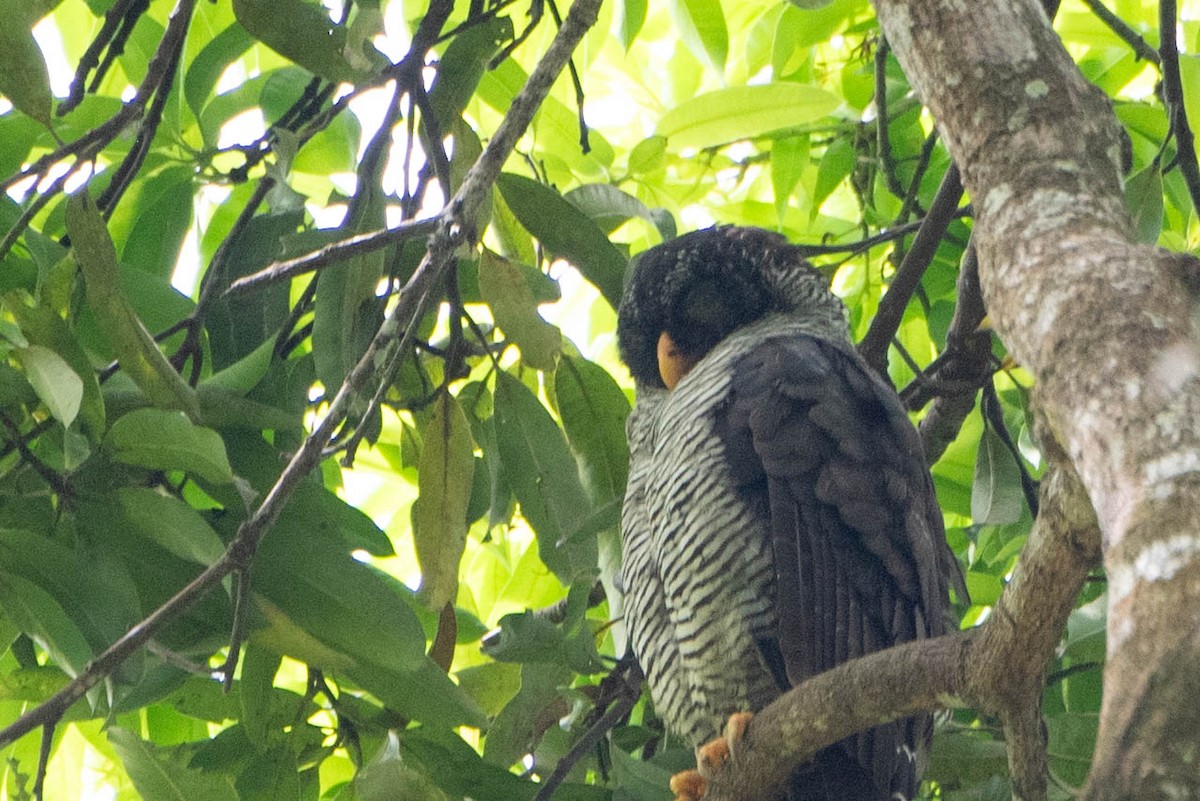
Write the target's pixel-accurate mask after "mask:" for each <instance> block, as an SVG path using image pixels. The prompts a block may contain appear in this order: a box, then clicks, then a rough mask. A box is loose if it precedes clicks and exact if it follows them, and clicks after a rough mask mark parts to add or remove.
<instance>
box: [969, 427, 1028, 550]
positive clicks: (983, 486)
mask: <svg viewBox="0 0 1200 801" xmlns="http://www.w3.org/2000/svg"><path fill="white" fill-rule="evenodd" d="M1024 502H1025V501H1024V496H1023V495H1022V493H1021V474H1020V471H1019V470H1018V469H1017V465H1016V463H1015V462H1014V461H1013V455H1012V454H1011V453H1010V452H1009V451H1008V449H1007V448H1006V447H1004V442H1003V440H1001V439H1000V435H998V434H997V433H996V432H995V431H993V430H992V429H991V427H987V428H985V429H984V432H983V437H982V439H980V441H979V450H978V451H977V452H976V455H975V479H974V481H973V483H972V484H971V518H972V520H974V521H975V524H976V525H996V526H1002V525H1005V524H1008V523H1015V522H1016V521H1017V520H1018V519H1019V518H1020V517H1021V512H1022V510H1023V508H1024Z"/></svg>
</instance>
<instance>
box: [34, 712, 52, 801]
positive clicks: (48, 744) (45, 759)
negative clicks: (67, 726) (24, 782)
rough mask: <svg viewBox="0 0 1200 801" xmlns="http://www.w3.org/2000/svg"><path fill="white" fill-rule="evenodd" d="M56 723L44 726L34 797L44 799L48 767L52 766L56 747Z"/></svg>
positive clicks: (38, 800) (39, 800) (40, 800)
mask: <svg viewBox="0 0 1200 801" xmlns="http://www.w3.org/2000/svg"><path fill="white" fill-rule="evenodd" d="M55 728H56V725H55V724H53V723H52V724H50V725H47V726H45V727H43V728H42V745H41V747H40V748H39V749H38V764H37V773H36V774H35V776H34V779H33V797H34V799H35V801H42V798H43V797H44V793H45V790H46V769H47V768H49V767H50V752H51V751H52V750H53V749H54V729H55Z"/></svg>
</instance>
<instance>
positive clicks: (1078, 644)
mask: <svg viewBox="0 0 1200 801" xmlns="http://www.w3.org/2000/svg"><path fill="white" fill-rule="evenodd" d="M1107 621H1108V596H1107V595H1101V596H1100V597H1099V598H1097V599H1096V600H1094V601H1090V602H1089V603H1086V604H1084V605H1083V606H1081V607H1079V608H1078V609H1076V610H1075V611H1074V612H1072V613H1071V617H1070V618H1068V619H1067V649H1066V655H1068V656H1070V657H1071V659H1072V660H1074V661H1076V662H1103V661H1104V658H1105V652H1106V647H1105V636H1106V634H1107V625H1108V623H1107Z"/></svg>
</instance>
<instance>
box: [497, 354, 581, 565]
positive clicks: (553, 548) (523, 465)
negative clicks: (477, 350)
mask: <svg viewBox="0 0 1200 801" xmlns="http://www.w3.org/2000/svg"><path fill="white" fill-rule="evenodd" d="M495 403H496V442H497V445H498V446H499V449H500V458H501V460H502V461H503V463H504V471H505V475H506V476H507V478H508V481H509V484H510V485H511V486H512V490H513V494H514V495H516V497H517V500H518V501H519V502H520V504H521V514H522V515H523V516H524V517H525V519H526V520H528V521H529V524H530V525H531V526H532V527H533V530H534V531H535V532H536V533H537V539H538V555H539V556H540V557H541V559H542V561H543V562H544V563H545V564H546V566H547V567H549V568H550V569H551V570H552V571H554V573H555V575H557V576H558V578H559V579H560V580H561V581H563V582H564V583H566V582H569V581H570V580H571V579H572V578H573V577H574V576H575V575H576V574H577V573H579V572H580V571H590V570H591V569H592V568H594V567H595V565H596V543H595V541H594V540H589V541H584V542H575V543H571V544H569V545H564V544H562V540H563V538H564V535H565V534H567V532H569V531H570V530H571V528H572V527H573V526H574V524H575V522H576V521H578V520H580V519H582V518H584V517H586V516H587V514H588V511H589V506H590V505H589V503H588V499H587V493H586V492H585V491H584V489H583V485H582V484H581V483H580V481H579V472H578V468H577V467H576V465H575V459H574V457H572V456H571V452H570V450H569V449H568V448H567V443H566V440H565V439H564V438H563V433H562V429H560V428H559V427H558V426H557V425H555V424H554V420H553V419H552V418H551V417H550V414H549V412H547V411H546V409H545V407H543V406H542V404H541V403H539V402H538V399H537V398H536V397H535V396H534V394H533V393H532V392H530V391H529V389H528V388H527V387H526V386H525V385H524V384H522V383H521V382H520V381H519V380H518V379H516V378H513V377H512V376H511V375H509V374H508V373H498V374H497V376H496V399H495Z"/></svg>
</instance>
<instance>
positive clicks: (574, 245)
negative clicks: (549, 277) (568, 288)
mask: <svg viewBox="0 0 1200 801" xmlns="http://www.w3.org/2000/svg"><path fill="white" fill-rule="evenodd" d="M496 186H497V187H498V188H499V189H500V194H501V195H502V196H503V198H504V202H505V203H506V204H508V207H509V208H510V209H512V212H513V214H515V215H516V217H517V219H518V220H520V222H521V225H523V226H525V229H526V230H527V231H529V233H531V234H533V235H534V236H535V237H537V238H538V239H539V240H540V241H541V243H542V244H543V245H545V246H546V247H547V248H548V249H549V250H550V251H551V252H552V253H554V254H555V255H558V256H561V257H562V258H564V259H566V260H567V261H569V262H571V263H572V264H574V265H575V267H576V268H578V270H579V272H581V273H582V274H583V277H584V278H586V279H587V280H589V281H591V282H592V284H594V285H595V287H596V288H597V289H599V290H600V294H601V295H603V296H604V298H605V300H607V301H608V302H609V304H610V305H611V306H612V307H613V308H614V309H616V308H617V307H618V306H620V305H621V289H622V281H623V280H624V276H625V265H626V263H627V259H626V258H625V256H624V254H622V253H621V251H619V250H617V248H616V246H615V245H613V243H612V242H610V241H608V237H607V236H605V235H604V231H602V230H601V229H600V227H599V226H597V225H596V223H594V222H592V221H591V220H590V219H588V217H587V215H585V214H584V213H583V212H581V211H579V209H577V208H575V207H574V206H572V205H571V204H570V203H569V202H568V201H566V200H565V199H563V197H562V195H560V194H559V193H558V192H556V191H554V190H553V189H551V188H550V187H548V186H544V185H543V184H540V183H538V182H537V181H533V180H530V179H529V178H526V177H524V176H523V175H515V174H513V173H502V174H501V175H500V179H499V180H498V181H497V182H496Z"/></svg>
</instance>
